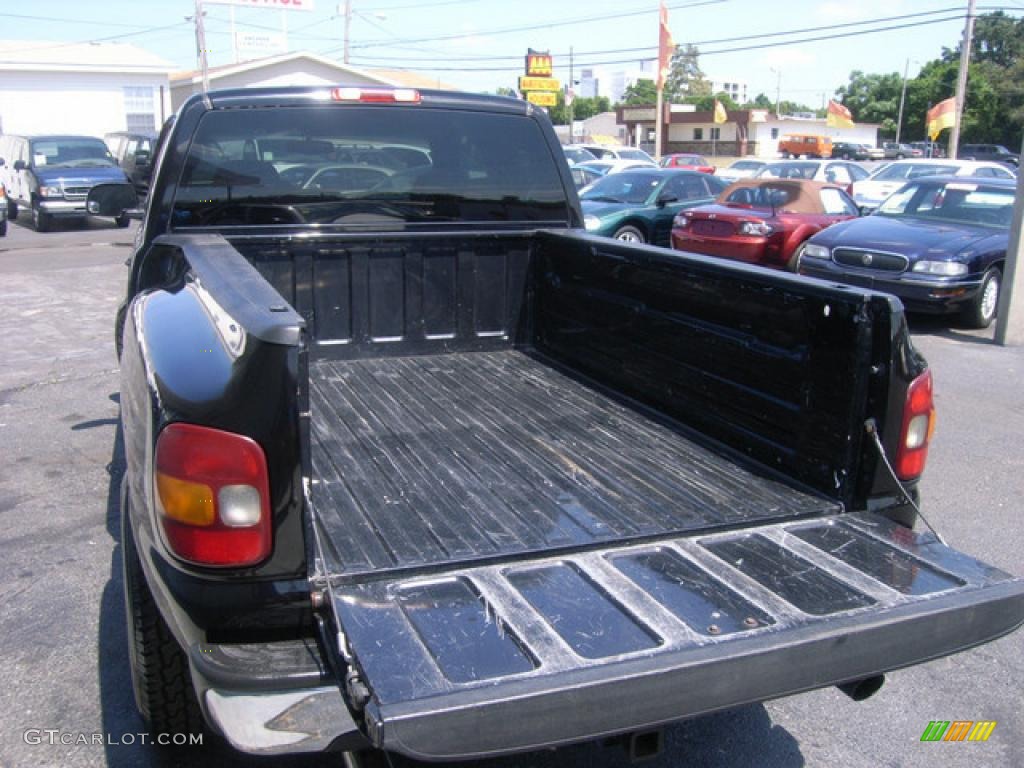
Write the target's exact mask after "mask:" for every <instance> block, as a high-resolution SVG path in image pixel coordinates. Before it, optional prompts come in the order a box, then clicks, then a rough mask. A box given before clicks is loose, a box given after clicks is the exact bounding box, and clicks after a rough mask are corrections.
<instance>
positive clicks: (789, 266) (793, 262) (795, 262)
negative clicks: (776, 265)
mask: <svg viewBox="0 0 1024 768" xmlns="http://www.w3.org/2000/svg"><path fill="white" fill-rule="evenodd" d="M803 252H804V243H800V245H798V246H797V247H796V248H794V249H793V255H792V256H790V257H789V261H787V262H786V271H787V272H796V271H797V269H799V268H800V254H801V253H803Z"/></svg>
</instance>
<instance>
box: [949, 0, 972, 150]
mask: <svg viewBox="0 0 1024 768" xmlns="http://www.w3.org/2000/svg"><path fill="white" fill-rule="evenodd" d="M973 39H974V0H967V23H966V24H964V39H963V42H962V43H961V44H960V74H959V76H958V77H957V79H956V115H955V117H956V120H955V122H954V123H953V130H952V131H950V132H949V152H948V153H947V155H948V156H949V158H950V159H951V160H955V159H956V156H957V148H958V147H959V146H960V122H961V120H963V116H964V102H965V101H966V99H967V67H968V65H969V64H970V63H971V41H972V40H973Z"/></svg>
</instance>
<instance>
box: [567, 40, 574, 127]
mask: <svg viewBox="0 0 1024 768" xmlns="http://www.w3.org/2000/svg"><path fill="white" fill-rule="evenodd" d="M572 84H573V71H572V46H571V45H570V46H569V85H568V86H567V87H566V91H565V95H566V96H567V97H568V99H566V101H567V102H568V103H567V104H566V105H565V106H566V108H567V109H568V115H569V143H570V144H572V143H573V137H572V122H573V115H574V109H573V106H572V103H573V102H574V101H576V93H575V92H574V90H573V87H572Z"/></svg>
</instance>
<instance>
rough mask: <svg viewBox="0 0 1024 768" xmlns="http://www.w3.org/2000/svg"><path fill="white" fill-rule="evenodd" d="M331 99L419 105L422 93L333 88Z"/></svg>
mask: <svg viewBox="0 0 1024 768" xmlns="http://www.w3.org/2000/svg"><path fill="white" fill-rule="evenodd" d="M331 99H333V100H334V101H359V102H362V103H364V104H367V103H371V104H390V103H403V104H419V103H420V92H419V91H417V90H414V89H412V88H332V89H331Z"/></svg>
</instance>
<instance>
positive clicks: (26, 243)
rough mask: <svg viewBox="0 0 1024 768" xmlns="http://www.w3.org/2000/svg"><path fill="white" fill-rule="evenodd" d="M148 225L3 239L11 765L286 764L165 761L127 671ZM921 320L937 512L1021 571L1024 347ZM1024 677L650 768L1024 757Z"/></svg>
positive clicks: (925, 685)
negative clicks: (131, 263)
mask: <svg viewBox="0 0 1024 768" xmlns="http://www.w3.org/2000/svg"><path fill="white" fill-rule="evenodd" d="M133 235H134V225H133V227H132V228H130V229H128V230H119V229H117V228H116V227H114V225H113V224H112V223H111V222H110V221H109V220H96V221H90V222H89V223H88V224H87V225H85V226H83V227H76V226H74V225H65V226H62V227H61V228H60V229H59V231H56V232H52V233H47V234H38V233H36V232H34V231H32V230H31V228H29V227H28V226H26V225H24V224H22V223H20V222H18V223H14V224H12V225H11V227H10V229H9V232H8V235H7V237H6V238H3V239H0V275H2V278H0V296H2V299H3V306H4V308H5V311H4V312H3V313H2V314H0V337H2V341H0V345H2V347H0V350H2V355H3V360H4V365H3V367H2V368H0V441H2V444H3V446H4V450H3V452H2V453H0V511H2V514H3V518H2V519H3V521H4V523H5V525H4V526H3V529H2V533H0V558H2V559H3V561H4V563H5V568H4V569H3V570H2V571H0V595H2V596H3V598H4V600H3V613H4V621H3V622H2V624H0V635H2V643H3V647H4V648H5V658H6V662H7V663H6V664H5V665H4V666H3V668H2V669H3V671H2V672H0V689H2V693H0V708H2V709H0V711H2V712H3V714H2V715H0V765H2V766H7V765H11V766H22V765H43V766H48V765H54V766H56V765H61V766H93V765H107V766H134V765H139V766H144V765H167V766H172V765H210V766H215V765H216V766H219V767H223V766H235V765H239V766H240V765H264V764H269V763H267V762H266V761H262V760H258V759H255V758H249V757H244V756H239V755H236V754H234V753H231V752H230V751H228V750H226V749H225V748H223V747H222V746H220V745H219V744H216V743H213V740H212V739H208V743H207V744H206V745H205V746H203V747H185V748H181V749H180V750H177V751H172V752H170V753H166V754H165V753H163V752H160V751H159V750H156V749H155V748H153V747H150V746H146V745H143V744H141V737H140V736H138V734H139V732H140V731H141V730H142V725H141V722H140V720H139V719H138V716H137V715H136V714H135V711H134V703H133V701H132V694H131V684H130V679H129V676H128V671H127V666H126V663H125V662H126V654H127V641H126V638H125V635H124V623H123V615H122V614H123V606H122V600H123V590H122V578H121V572H120V544H119V532H118V518H117V501H116V500H117V493H116V491H117V487H118V483H119V481H120V477H121V473H122V471H123V461H122V457H121V448H120V444H119V441H118V432H117V416H118V402H117V399H118V398H117V392H118V372H117V362H116V360H115V357H114V353H113V343H112V328H113V315H114V310H115V308H116V306H117V303H118V301H119V298H120V294H121V291H122V289H123V284H124V281H125V279H126V277H127V270H126V268H125V267H124V265H123V262H124V260H125V258H126V257H127V256H128V255H129V253H130V251H131V248H130V243H131V241H132V238H133ZM911 327H912V329H913V330H914V331H915V341H916V342H917V344H918V346H919V347H920V349H921V351H922V352H923V353H924V354H925V355H926V356H927V357H928V359H929V361H930V363H931V364H932V366H933V368H934V371H935V375H936V399H937V407H938V410H939V423H938V432H937V436H936V439H935V443H934V444H933V448H932V456H931V459H930V463H929V469H928V471H927V472H926V475H925V480H924V483H923V493H924V497H925V512H926V514H927V515H928V516H929V518H930V519H931V521H932V523H933V524H934V525H935V526H936V527H937V528H938V529H939V530H940V532H942V533H943V535H944V536H945V537H946V539H947V540H948V541H949V543H950V544H951V545H952V546H954V547H957V548H959V549H962V550H964V551H966V552H968V553H971V554H976V555H978V556H981V557H982V558H983V559H985V560H986V561H988V562H989V563H992V564H993V565H996V566H998V567H1001V568H1004V569H1006V570H1008V571H1011V572H1013V573H1015V574H1018V575H1020V574H1022V573H1024V554H1022V553H1024V527H1022V526H1021V524H1020V511H1021V502H1020V499H1021V498H1022V496H1024V455H1022V454H1021V453H1020V451H1019V450H1018V449H1017V448H1016V447H1015V446H1017V445H1019V436H1020V434H1021V433H1022V432H1024V408H1022V407H1021V405H1020V399H1019V382H1020V380H1021V376H1022V373H1024V349H1020V348H1000V347H997V346H994V345H993V344H991V335H992V332H991V330H989V331H986V332H967V331H963V330H961V329H959V328H958V327H956V326H955V325H954V326H950V325H949V323H948V322H947V321H941V322H939V321H931V320H926V319H920V318H916V317H915V318H912V319H911ZM1022 680H1024V633H1021V632H1018V633H1016V634H1014V635H1012V636H1010V637H1008V638H1005V639H1003V640H1000V641H998V642H996V643H993V644H991V645H986V646H984V647H982V648H980V649H978V650H976V651H972V652H969V653H965V654H961V655H959V656H955V657H952V658H948V659H942V660H940V661H937V662H933V663H931V664H927V665H923V666H920V667H916V668H913V669H911V670H906V671H903V672H897V673H894V674H892V675H890V677H889V682H888V683H887V685H886V686H885V687H883V689H882V690H881V692H880V693H878V694H877V695H876V696H875V697H874V698H872V699H870V700H868V701H867V702H864V703H861V704H855V703H853V702H851V701H850V700H848V699H847V698H846V697H845V696H843V695H842V694H840V693H839V692H838V691H837V690H834V689H828V690H822V691H817V692H813V693H810V694H805V695H802V696H797V697H792V698H788V699H784V700H780V701H776V702H771V703H768V704H766V705H753V706H750V707H746V708H742V709H738V710H733V711H730V712H725V713H719V714H715V715H711V716H708V717H705V718H700V719H696V720H693V721H690V722H687V723H683V724H680V725H675V726H672V727H670V728H669V729H667V731H666V751H665V753H664V754H663V755H662V756H661V757H660V758H658V759H657V760H654V761H652V762H649V763H646V764H647V765H651V766H672V765H680V764H683V763H687V764H693V765H713V766H743V765H751V766H752V765H759V766H760V765H769V766H796V765H833V764H843V765H846V766H877V765H880V764H883V765H902V766H917V765H920V766H924V765H933V764H941V765H951V766H961V765H962V766H968V765H970V766H975V765H986V766H1011V765H1017V764H1019V753H1020V744H1021V743H1022V737H1024V727H1022V715H1024V712H1022V705H1021V697H1020V684H1021V681H1022ZM931 720H994V721H997V723H998V724H997V726H996V728H995V730H994V732H993V734H992V736H991V738H990V739H989V741H988V742H986V743H975V744H967V743H963V744H950V743H939V744H924V743H921V742H920V737H921V734H922V732H923V731H924V729H925V727H926V726H927V725H928V723H929V721H931ZM47 730H50V731H56V738H54V739H50V737H49V736H47V735H46V734H45V731H47ZM27 732H30V733H27ZM40 732H42V733H40ZM65 735H66V736H65ZM96 735H99V739H97V738H96ZM83 736H84V737H85V738H84V739H83V738H82V737H83ZM61 737H65V738H63V739H62V738H61ZM51 740H52V741H54V742H55V743H50V741H51ZM62 741H63V742H71V743H62ZM939 753H941V754H939ZM1014 755H1018V757H1016V758H1015V757H1014ZM626 763H627V757H626V755H625V753H624V752H623V751H622V750H621V748H620V747H618V746H603V747H602V746H598V745H587V746H583V747H579V748H572V749H567V750H562V751H558V752H547V753H543V754H537V755H528V756H522V757H516V758H507V759H503V760H501V761H496V762H494V763H490V764H491V765H501V766H526V765H543V766H571V765H580V766H582V765H595V764H597V765H608V766H611V765H621V764H626ZM273 764H274V765H287V766H293V765H294V766H299V765H301V766H307V765H309V766H312V765H337V764H338V761H337V760H336V759H322V758H311V759H298V758H296V759H292V760H289V761H274V763H273ZM396 764H399V761H397V760H396ZM402 764H404V763H402Z"/></svg>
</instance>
